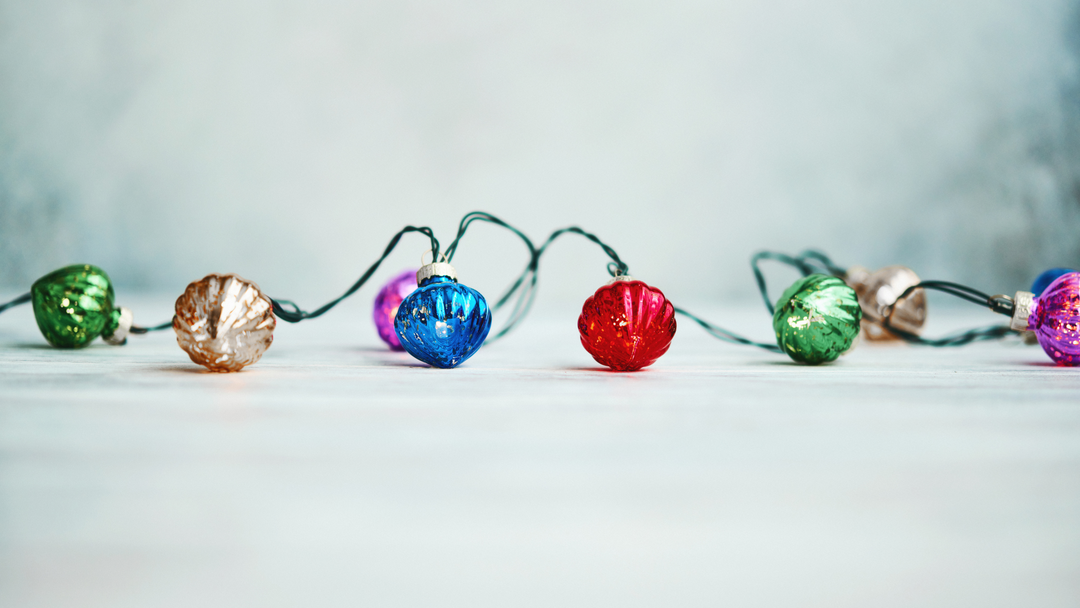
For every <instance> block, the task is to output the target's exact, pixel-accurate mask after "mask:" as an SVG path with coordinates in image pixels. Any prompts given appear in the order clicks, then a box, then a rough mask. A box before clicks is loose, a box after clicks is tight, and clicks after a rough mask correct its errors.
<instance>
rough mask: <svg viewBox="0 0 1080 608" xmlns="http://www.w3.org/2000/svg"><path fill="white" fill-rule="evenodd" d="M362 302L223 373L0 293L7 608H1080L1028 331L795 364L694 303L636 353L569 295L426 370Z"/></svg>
mask: <svg viewBox="0 0 1080 608" xmlns="http://www.w3.org/2000/svg"><path fill="white" fill-rule="evenodd" d="M169 306H170V302H169V301H168V299H167V298H154V297H146V298H144V299H143V300H142V301H141V302H140V308H139V309H138V310H140V311H142V312H141V313H140V312H137V315H139V314H142V316H143V317H144V318H142V319H141V320H143V321H157V320H158V319H157V317H159V316H161V317H163V318H167V316H168V314H171V313H169ZM704 312H705V313H707V316H709V317H710V318H713V319H715V320H717V321H728V322H727V323H726V325H728V326H730V327H731V328H733V329H736V330H740V331H745V332H746V333H749V334H753V335H755V336H756V337H758V338H767V337H768V335H769V322H768V318H767V316H765V315H764V313H763V312H762V311H761V310H760V309H757V308H752V307H750V306H748V305H747V306H742V307H737V306H736V307H727V308H725V307H718V308H715V309H713V310H705V311H704ZM367 315H368V312H367V311H366V310H364V309H363V307H362V306H360V305H357V306H356V307H355V308H354V309H351V310H342V311H334V313H332V314H330V315H327V316H326V317H324V318H323V319H319V320H317V321H311V322H307V323H302V324H299V325H286V324H284V323H279V325H278V328H277V331H276V333H275V342H274V344H273V346H272V347H271V349H270V350H269V351H268V352H267V354H266V356H265V357H264V358H263V359H262V361H260V362H259V363H257V364H256V365H254V366H251V367H250V368H248V369H247V370H245V371H243V372H241V373H236V374H214V373H206V372H204V371H203V370H202V368H200V367H198V366H196V365H194V364H193V363H191V362H190V360H188V358H187V356H186V355H185V354H184V353H183V352H182V351H181V350H180V349H179V348H178V347H177V345H176V341H175V336H174V335H172V333H171V331H166V332H161V333H159V334H151V335H147V336H137V337H133V338H131V339H130V340H129V342H128V344H127V345H126V346H123V347H112V346H108V345H106V344H103V343H101V342H98V343H96V344H94V345H93V346H91V347H89V348H87V349H84V350H79V351H61V350H56V349H53V348H50V347H48V346H46V345H45V344H44V341H43V339H42V338H41V336H40V335H39V334H38V332H37V328H36V327H35V326H34V322H33V315H32V313H31V311H30V310H29V309H28V308H27V307H22V308H20V309H14V310H11V311H8V312H7V313H5V314H4V315H3V316H0V606H5V607H20V608H21V607H38V606H42V607H44V606H80V607H96V606H110V607H118V606H120V607H127V606H131V607H147V606H154V607H156V606H177V607H181V606H183V607H190V606H231V607H235V606H260V607H267V606H469V607H473V608H475V607H480V606H600V605H603V606H721V605H723V606H823V607H825V606H828V607H845V606H851V607H856V606H859V607H863V606H922V607H926V606H980V607H981V608H987V607H993V606H1019V605H1024V606H1040V607H1043V608H1047V607H1054V606H1076V605H1078V604H1080V403H1078V402H1077V396H1078V395H1080V369H1069V368H1059V367H1055V366H1053V365H1052V364H1051V363H1050V360H1049V358H1047V357H1046V355H1045V354H1044V353H1043V352H1042V350H1041V349H1040V348H1039V347H1038V346H1026V345H1024V344H1022V343H1021V342H1020V341H1019V340H1018V339H1016V338H1011V339H1008V340H1005V341H1003V342H994V343H983V344H975V345H970V346H967V347H963V348H957V349H931V348H922V347H912V346H907V345H877V344H868V343H866V342H864V343H863V344H861V345H859V347H858V348H857V349H855V350H854V351H852V352H851V353H850V354H848V355H846V356H845V357H843V358H841V359H840V360H839V361H838V362H836V363H834V364H831V365H825V366H820V367H808V366H803V365H798V364H794V363H792V362H790V361H789V360H787V359H786V358H784V357H781V356H778V355H774V354H771V353H769V352H765V351H762V350H757V349H754V348H749V347H740V346H733V345H728V344H724V343H720V342H718V341H716V340H715V339H713V338H711V337H709V336H707V335H705V334H704V333H703V332H702V331H700V330H699V329H698V328H697V327H695V326H693V325H692V324H690V323H689V322H683V323H682V324H681V325H680V328H679V332H678V335H677V336H676V339H675V342H674V344H673V346H672V348H671V351H670V352H669V353H668V354H667V355H665V356H664V357H663V358H662V359H661V360H660V361H659V362H658V363H657V364H656V365H654V366H653V367H651V368H648V369H647V370H644V371H642V372H638V373H630V374H623V373H612V372H608V371H605V370H604V369H602V368H600V367H599V366H597V365H596V364H595V363H594V362H593V361H592V360H591V358H590V357H589V356H588V354H587V353H585V351H584V350H583V349H582V348H581V345H580V344H579V342H578V338H577V332H576V325H575V321H576V316H575V315H574V314H573V311H572V310H567V311H564V312H563V313H558V312H551V311H547V312H544V313H543V314H539V313H537V314H536V316H535V317H534V318H530V319H528V320H527V321H526V322H525V324H524V325H523V326H522V327H520V328H519V329H518V330H517V331H516V332H514V333H512V334H510V335H509V336H508V337H507V338H505V339H504V340H502V341H500V342H497V343H493V344H489V345H487V346H485V347H484V348H483V349H482V350H481V351H480V352H479V353H478V354H477V355H476V356H475V357H473V359H471V360H469V361H468V362H467V363H466V364H465V365H464V366H462V367H460V368H458V369H454V370H440V369H432V368H428V367H425V366H423V365H421V364H419V363H418V362H417V361H415V360H413V359H412V358H410V357H409V356H408V355H406V354H401V353H394V352H390V351H388V350H387V349H386V348H385V347H383V346H382V345H381V343H379V342H378V339H377V338H376V337H375V334H374V331H373V330H372V329H371V327H370V325H371V323H370V320H369V317H368V316H367ZM931 316H932V317H933V315H931ZM946 316H948V315H946ZM988 316H989V315H988V314H986V313H982V314H980V313H979V312H978V311H975V312H974V313H956V314H954V315H952V316H951V317H948V319H947V321H948V323H945V322H944V321H943V322H942V324H941V325H940V326H934V327H933V328H932V329H934V331H936V330H937V329H941V330H947V329H949V327H951V326H954V327H957V328H959V327H964V326H971V325H982V324H987V323H990V322H993V321H994V320H995V319H994V318H988ZM721 324H725V323H721ZM950 324H951V325H950ZM938 333H940V332H938Z"/></svg>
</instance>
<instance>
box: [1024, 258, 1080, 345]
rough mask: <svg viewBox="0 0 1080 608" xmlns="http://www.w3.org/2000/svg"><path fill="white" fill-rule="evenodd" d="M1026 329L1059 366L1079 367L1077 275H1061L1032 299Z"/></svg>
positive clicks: (1079, 292) (1079, 282) (1079, 283)
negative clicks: (1033, 334)
mask: <svg viewBox="0 0 1080 608" xmlns="http://www.w3.org/2000/svg"><path fill="white" fill-rule="evenodd" d="M1028 329H1029V330H1031V331H1033V332H1035V336H1036V337H1037V338H1038V339H1039V346H1042V347H1043V350H1044V351H1046V354H1048V355H1050V358H1051V359H1053V360H1054V362H1056V363H1057V364H1058V365H1068V366H1076V365H1080V273H1077V272H1070V273H1068V274H1063V275H1061V276H1060V277H1058V278H1057V280H1055V281H1054V282H1053V283H1050V286H1049V287H1047V288H1046V289H1045V290H1044V291H1043V292H1042V294H1041V295H1039V296H1038V297H1036V298H1035V300H1034V303H1033V305H1032V309H1031V314H1030V316H1028Z"/></svg>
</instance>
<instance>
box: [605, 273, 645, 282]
mask: <svg viewBox="0 0 1080 608" xmlns="http://www.w3.org/2000/svg"><path fill="white" fill-rule="evenodd" d="M636 280H637V279H635V278H634V277H632V276H630V275H628V274H620V275H619V276H617V277H611V280H609V281H608V282H607V283H604V284H605V285H611V284H612V283H617V282H619V281H636Z"/></svg>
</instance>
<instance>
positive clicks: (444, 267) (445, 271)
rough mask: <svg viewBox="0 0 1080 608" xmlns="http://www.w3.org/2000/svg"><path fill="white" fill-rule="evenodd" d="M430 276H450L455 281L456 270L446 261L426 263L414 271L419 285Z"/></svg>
mask: <svg viewBox="0 0 1080 608" xmlns="http://www.w3.org/2000/svg"><path fill="white" fill-rule="evenodd" d="M431 277H450V278H451V279H453V280H454V281H455V282H456V281H457V271H456V270H454V267H453V266H451V265H450V264H447V263H446V262H436V263H434V264H426V265H424V266H421V267H420V270H417V271H416V284H417V285H420V284H422V283H423V282H424V281H426V280H428V279H430V278H431Z"/></svg>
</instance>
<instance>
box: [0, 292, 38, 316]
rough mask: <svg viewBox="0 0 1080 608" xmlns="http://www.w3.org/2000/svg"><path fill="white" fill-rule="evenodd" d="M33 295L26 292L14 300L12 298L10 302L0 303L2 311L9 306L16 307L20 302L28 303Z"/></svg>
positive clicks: (0, 310)
mask: <svg viewBox="0 0 1080 608" xmlns="http://www.w3.org/2000/svg"><path fill="white" fill-rule="evenodd" d="M31 297H32V294H30V293H24V294H23V295H21V296H19V297H17V298H15V299H14V300H12V301H10V302H7V303H4V304H0V312H4V311H5V310H7V309H9V308H15V307H16V306H18V305H20V304H26V303H27V302H29V301H30V299H31Z"/></svg>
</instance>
